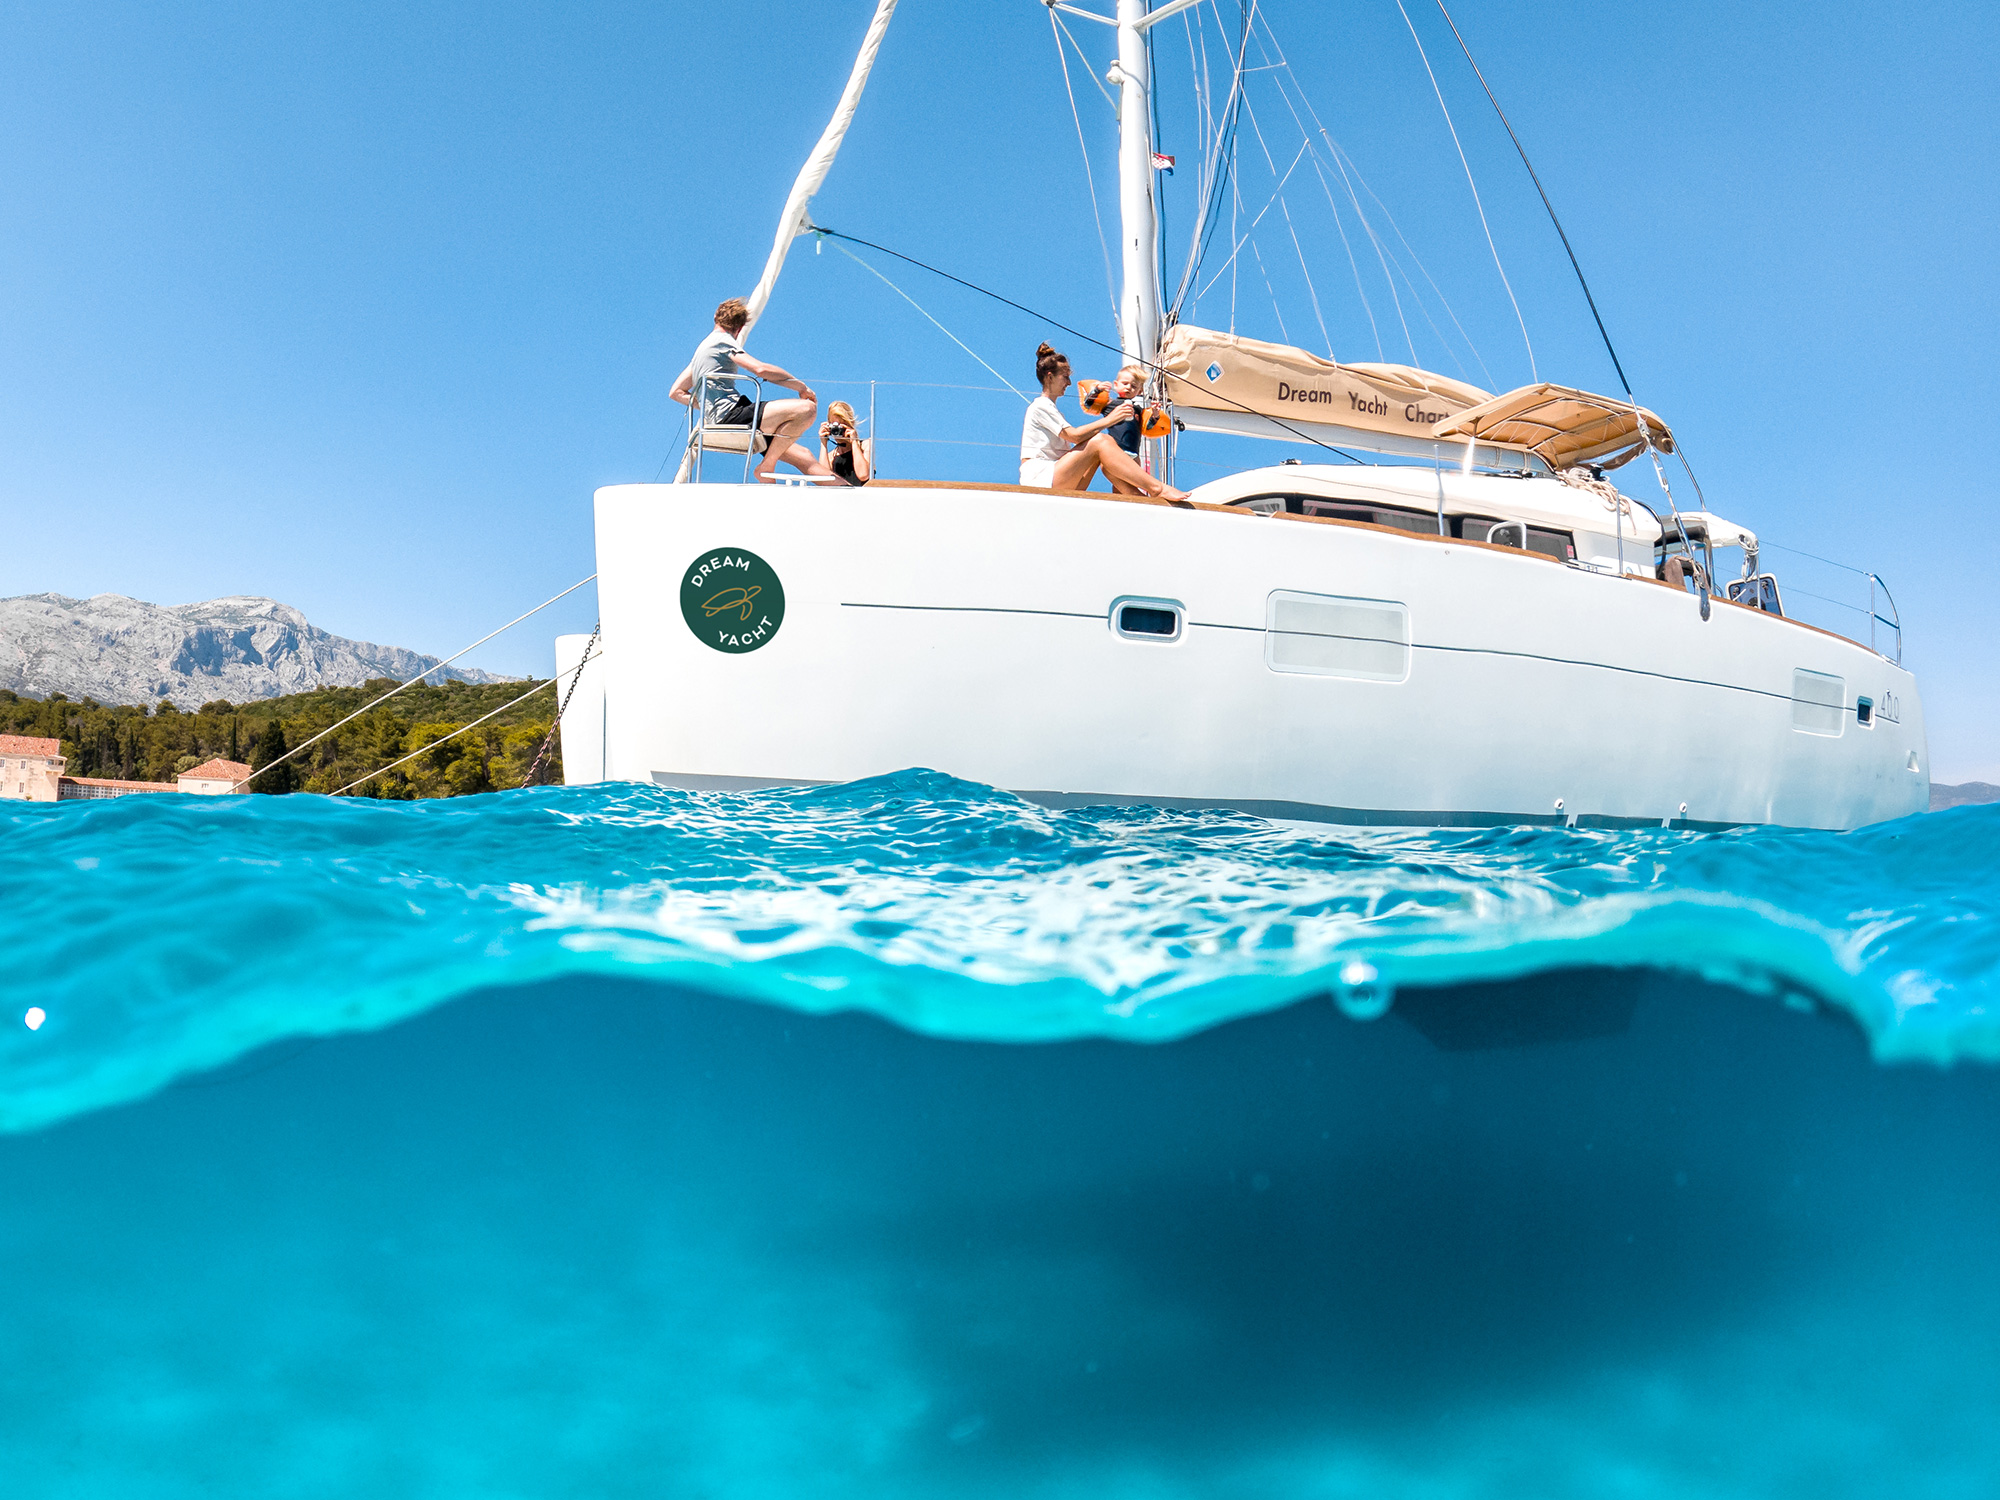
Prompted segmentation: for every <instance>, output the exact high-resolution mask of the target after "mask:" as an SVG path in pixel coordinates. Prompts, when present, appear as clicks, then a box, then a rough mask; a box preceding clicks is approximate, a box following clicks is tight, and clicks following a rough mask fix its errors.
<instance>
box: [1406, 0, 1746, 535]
mask: <svg viewBox="0 0 2000 1500" xmlns="http://www.w3.org/2000/svg"><path fill="white" fill-rule="evenodd" d="M1437 8H1438V9H1439V10H1440V11H1442V12H1443V14H1444V20H1445V24H1446V25H1447V26H1449V27H1450V28H1451V34H1452V35H1453V36H1455V37H1457V38H1458V48H1459V51H1461V52H1463V53H1464V54H1465V60H1466V61H1467V62H1468V63H1471V64H1472V74H1473V76H1474V77H1475V78H1477V79H1478V80H1479V86H1480V87H1481V88H1482V89H1484V90H1485V91H1486V99H1487V102H1488V103H1490V104H1491V105H1492V106H1493V113H1494V114H1496V115H1498V116H1499V117H1500V123H1501V124H1502V125H1504V126H1506V127H1507V139H1508V140H1510V141H1512V142H1513V143H1514V149H1515V151H1517V152H1518V153H1519V154H1520V157H1521V165H1522V166H1524V167H1526V168H1527V169H1528V178H1529V180H1530V181H1531V182H1533V183H1534V184H1535V191H1536V192H1537V193H1539V194H1541V198H1542V207H1543V208H1546V209H1547V210H1548V211H1549V222H1550V223H1551V224H1553V225H1555V227H1556V238H1558V239H1560V240H1561V241H1562V247H1563V253H1564V254H1566V255H1568V256H1569V265H1570V269H1571V270H1572V271H1574V272H1576V284H1577V285H1578V286H1580V287H1582V288H1583V300H1584V301H1585V302H1587V303H1589V304H1590V316H1591V318H1592V319H1593V320H1595V322H1596V324H1597V336H1598V337H1599V338H1601V339H1603V340H1604V352H1605V353H1606V354H1609V355H1610V356H1611V367H1612V368H1613V369H1614V370H1616V371H1617V372H1618V383H1619V384H1620V385H1622V386H1623V387H1624V388H1625V394H1626V395H1628V396H1629V395H1631V394H1632V382H1631V381H1629V380H1627V379H1626V378H1625V366H1624V365H1622V364H1620V363H1619V361H1618V351H1617V350H1616V349H1614V348H1612V347H1611V335H1610V334H1609V333H1608V332H1607V331H1606V330H1605V327H1604V316H1603V314H1602V313H1600V312H1598V310H1597V299H1596V298H1595V297H1593V296H1591V295H1590V283H1589V282H1588V281H1586V280H1584V278H1583V267H1582V265H1581V264H1579V263H1578V261H1577V258H1576V250H1575V248H1574V247H1573V246H1572V245H1571V244H1570V242H1569V236H1568V235H1567V234H1565V233H1564V232H1563V226H1562V220H1561V219H1559V218H1557V217H1556V206H1555V205H1554V204H1553V203H1551V202H1549V193H1548V189H1547V188H1545V187H1543V186H1542V179H1541V177H1540V175H1539V174H1538V173H1537V172H1536V171H1535V164H1534V163H1533V162H1531V161H1529V160H1528V148H1527V147H1525V146H1523V145H1522V144H1521V138H1520V137H1519V136H1518V135H1516V134H1515V133H1514V125H1513V122H1512V121H1510V120H1509V119H1508V118H1507V111H1506V110H1504V109H1502V108H1501V107H1500V101H1499V100H1498V99H1496V98H1494V97H1493V88H1492V85H1490V84H1489V83H1487V81H1486V75H1485V74H1484V73H1482V72H1480V70H1479V64H1478V62H1477V61H1475V60H1474V58H1473V56H1472V49H1471V48H1470V47H1468V46H1467V45H1466V42H1465V36H1464V34H1463V33H1461V32H1460V31H1459V29H1458V22H1456V21H1454V20H1452V18H1451V12H1450V11H1448V10H1445V5H1444V0H1437ZM1404 19H1405V20H1407V19H1408V17H1407V16H1405V17H1404ZM1683 462H1685V460H1683ZM1688 478H1689V479H1693V478H1694V471H1693V470H1692V469H1690V470H1688ZM1700 491H1701V486H1700V485H1699V484H1697V485H1696V486H1695V492H1696V493H1697V494H1699V493H1700ZM1707 508H1708V505H1707V502H1706V501H1704V502H1703V504H1702V509H1704V510H1706V509H1707Z"/></svg>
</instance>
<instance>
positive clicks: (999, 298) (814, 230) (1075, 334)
mask: <svg viewBox="0 0 2000 1500" xmlns="http://www.w3.org/2000/svg"><path fill="white" fill-rule="evenodd" d="M805 232H806V233H807V234H817V235H821V236H823V237H825V238H827V239H835V240H846V241H847V242H848V243H849V244H851V245H859V246H861V247H862V248H863V249H864V250H873V251H876V252H877V253H879V254H882V255H893V256H894V257H895V258H896V259H897V260H900V261H903V262H904V263H906V264H908V265H912V266H915V267H916V268H917V269H918V270H920V271H928V272H930V273H931V275H933V276H941V277H943V278H944V279H945V280H946V281H949V282H951V283H953V284H954V285H956V286H962V287H964V288H965V289H966V290H967V291H968V292H977V293H978V294H979V295H980V296H982V297H990V298H992V299H993V300H994V301H995V302H998V303H1000V304H1002V305H1003V306H1006V307H1011V308H1013V309H1014V311H1016V312H1018V313H1025V314H1027V315H1028V316H1029V317H1031V318H1033V319H1034V320H1035V321H1036V322H1038V323H1044V324H1047V325H1048V326H1049V327H1050V328H1054V329H1056V330H1058V331H1059V332H1062V333H1066V334H1068V335H1069V336H1070V337H1071V338H1076V339H1082V340H1083V341H1084V342H1085V343H1086V344H1090V345H1093V346H1095V347H1096V348H1099V349H1103V350H1106V351H1108V352H1110V353H1112V354H1115V355H1117V356H1118V357H1119V358H1120V359H1122V360H1124V361H1125V362H1126V363H1127V364H1135V365H1139V366H1142V367H1143V368H1145V369H1147V370H1150V371H1152V372H1153V373H1154V374H1155V375H1159V376H1162V377H1164V378H1165V379H1167V380H1178V381H1180V383H1181V384H1183V385H1192V384H1193V382H1192V381H1190V380H1189V379H1188V378H1187V377H1186V376H1184V375H1176V374H1174V373H1173V372H1172V371H1170V370H1168V369H1166V368H1164V367H1163V366H1161V365H1160V364H1158V363H1156V362H1155V361H1152V360H1146V359H1139V358H1137V357H1136V356H1133V355H1128V354H1126V353H1125V351H1124V350H1123V349H1122V348H1120V347H1119V346H1118V345H1117V344H1107V343H1105V342H1104V340H1103V339H1099V338H1092V337H1091V336H1090V335H1089V334H1087V333H1085V332H1084V331H1083V330H1082V329H1080V328H1072V327H1070V326H1069V324H1067V323H1059V322H1057V321H1056V320H1055V319H1054V318H1052V317H1050V316H1049V315H1048V314H1047V313H1041V312H1037V311H1035V309H1034V308H1032V307H1029V306H1027V305H1025V304H1024V303H1020V302H1016V301H1015V300H1014V299H1013V298H1012V297H1007V296H1003V295H1002V294H1000V293H999V292H996V291H993V290H992V289H990V288H988V287H983V286H981V285H979V283H977V282H976V281H967V280H966V279H965V278H964V277H963V276H954V275H952V273H951V272H949V271H945V270H941V269H939V268H938V267H937V266H934V265H931V264H929V263H928V262H926V261H921V260H918V259H917V258H916V257H915V256H914V255H905V254H903V252H902V251H900V250H891V249H890V248H889V247H888V246H887V245H878V244H876V243H875V242H874V241H873V240H864V239H862V238H861V237H860V236H858V235H852V234H842V233H841V232H840V231H839V230H838V229H828V228H827V227H826V226H825V225H823V224H808V225H806V229H805ZM856 259H857V260H858V259H859V257H858V256H857V257H856ZM863 264H866V262H863ZM869 269H871V270H873V269H874V268H873V267H870V268H869ZM876 274H877V275H881V273H880V272H879V271H878V272H876ZM883 279H884V280H885V281H886V280H887V279H888V278H887V277H884V278H883ZM912 305H913V306H914V305H915V304H912ZM926 316H928V314H926ZM932 321H933V322H935V321H936V320H935V319H932ZM939 326H940V327H942V326H943V325H941V324H940V325H939ZM959 347H961V348H963V347H964V346H963V345H960V346H959ZM967 352H968V353H969V352H970V351H969V350H968V351H967ZM974 358H978V356H976V355H975V356H974ZM981 363H982V364H983V363H985V362H984V361H983V360H982V361H981ZM987 368H988V369H992V368H993V367H992V366H991V365H988V366H987ZM994 374H995V375H999V371H997V370H995V371H994ZM999 378H1000V379H1002V380H1005V379H1006V377H1005V376H1004V375H1000V376H999ZM1017 394H1018V393H1017ZM1210 395H1211V396H1212V397H1213V398H1214V399H1217V400H1222V401H1227V402H1228V403H1229V404H1230V405H1231V406H1233V407H1235V408H1236V409H1237V410H1238V411H1241V412H1248V413H1249V414H1250V415H1251V416H1255V417H1263V418H1264V420H1265V421H1267V422H1269V423H1270V424H1271V425H1272V426H1273V427H1278V428H1281V429H1283V430H1284V431H1286V432H1289V433H1290V434H1291V435H1292V436H1293V437H1295V438H1297V439H1298V440H1299V441H1300V442H1302V443H1310V444H1311V445H1312V446H1313V447H1315V448H1324V449H1325V450H1326V451H1327V452H1329V453H1338V454H1339V455H1340V456H1341V457H1342V458H1344V459H1346V460H1347V461H1348V462H1349V463H1352V464H1358V463H1361V462H1363V460H1361V459H1358V458H1356V457H1355V456H1354V455H1353V454H1352V453H1349V452H1348V451H1347V450H1346V449H1345V448H1336V447H1335V446H1334V445H1333V444H1332V443H1329V442H1326V441H1325V440H1323V439H1321V438H1316V437H1314V436H1313V435H1312V434H1311V433H1309V432H1301V431H1299V429H1298V428H1296V427H1294V426H1292V425H1291V423H1289V422H1286V421H1284V420H1283V419H1282V418H1279V417H1272V416H1267V415H1265V413H1263V412H1260V411H1258V410H1256V408H1254V407H1250V406H1245V405H1244V404H1243V403H1242V402H1241V401H1235V400H1231V399H1230V398H1229V397H1227V396H1222V395H1220V393H1217V392H1211V393H1210Z"/></svg>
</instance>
